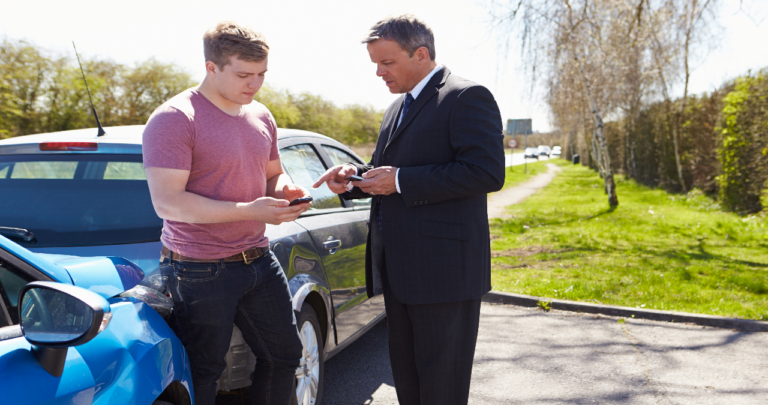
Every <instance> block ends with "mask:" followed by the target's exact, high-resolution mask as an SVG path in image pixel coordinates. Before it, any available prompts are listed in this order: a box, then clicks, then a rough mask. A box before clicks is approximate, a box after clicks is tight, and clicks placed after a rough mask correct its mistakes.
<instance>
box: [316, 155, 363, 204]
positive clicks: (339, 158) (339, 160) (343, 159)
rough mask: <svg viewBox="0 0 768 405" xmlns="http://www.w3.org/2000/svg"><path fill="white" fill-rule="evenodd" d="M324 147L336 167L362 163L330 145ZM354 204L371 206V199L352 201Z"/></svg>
mask: <svg viewBox="0 0 768 405" xmlns="http://www.w3.org/2000/svg"><path fill="white" fill-rule="evenodd" d="M322 146H323V150H324V151H325V153H326V154H327V155H328V157H329V158H331V162H332V163H333V165H334V166H336V165H343V164H344V163H356V164H360V163H362V162H360V161H359V160H357V159H355V157H354V156H352V155H350V154H349V153H347V152H344V151H343V150H341V149H339V148H334V147H333V146H328V145H322ZM352 203H353V204H354V205H355V206H356V207H362V206H369V205H371V199H370V198H361V199H355V200H352Z"/></svg>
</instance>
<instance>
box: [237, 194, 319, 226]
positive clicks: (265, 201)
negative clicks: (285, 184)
mask: <svg viewBox="0 0 768 405" xmlns="http://www.w3.org/2000/svg"><path fill="white" fill-rule="evenodd" d="M288 204H290V202H289V201H288V200H280V199H277V198H272V197H262V198H257V199H256V200H254V201H252V202H249V203H244V204H238V206H242V208H243V209H244V210H245V211H246V215H247V216H248V217H249V218H250V219H255V220H257V221H261V222H264V223H266V224H271V225H280V224H282V223H283V222H291V221H295V220H296V218H298V217H299V215H301V213H302V212H304V211H306V210H307V209H308V208H309V206H310V204H308V203H305V204H298V205H294V206H293V207H290V206H288Z"/></svg>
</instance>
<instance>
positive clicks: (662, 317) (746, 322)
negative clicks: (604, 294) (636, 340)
mask: <svg viewBox="0 0 768 405" xmlns="http://www.w3.org/2000/svg"><path fill="white" fill-rule="evenodd" d="M482 300H483V301H485V302H492V303H497V304H510V305H517V306H521V307H537V306H539V302H548V303H549V308H551V309H558V310H562V311H571V312H584V313H590V314H603V315H610V316H620V317H624V318H635V319H650V320H653V321H663V322H676V323H693V324H696V325H702V326H712V327H715V328H723V329H736V330H741V331H750V332H768V322H763V321H754V320H750V319H740V318H726V317H723V316H712V315H701V314H691V313H687V312H671V311H658V310H655V309H644V308H629V307H618V306H613V305H602V304H590V303H587V302H576V301H565V300H555V299H549V298H542V297H534V296H532V295H523V294H514V293H505V292H500V291H490V292H488V293H487V294H485V295H484V296H483V298H482Z"/></svg>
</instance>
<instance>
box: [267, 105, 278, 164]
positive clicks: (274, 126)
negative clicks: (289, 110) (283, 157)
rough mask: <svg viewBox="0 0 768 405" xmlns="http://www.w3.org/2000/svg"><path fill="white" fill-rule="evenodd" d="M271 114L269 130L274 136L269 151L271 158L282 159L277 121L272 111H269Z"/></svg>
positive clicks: (269, 114)
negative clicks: (278, 143) (278, 144)
mask: <svg viewBox="0 0 768 405" xmlns="http://www.w3.org/2000/svg"><path fill="white" fill-rule="evenodd" d="M267 115H268V116H269V132H270V135H271V136H272V149H271V150H270V152H269V160H270V161H272V160H275V159H280V149H278V148H277V123H276V122H275V118H274V117H273V116H272V113H271V112H268V113H267Z"/></svg>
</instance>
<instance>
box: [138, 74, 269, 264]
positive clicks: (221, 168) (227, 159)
mask: <svg viewBox="0 0 768 405" xmlns="http://www.w3.org/2000/svg"><path fill="white" fill-rule="evenodd" d="M142 149H143V153H144V167H145V168H147V167H163V168H168V169H181V170H189V171H190V174H189V181H187V191H189V192H190V193H195V194H198V195H201V196H203V197H207V198H210V199H213V200H219V201H232V202H250V201H253V200H255V199H257V198H260V197H264V196H265V195H266V189H267V164H268V163H269V161H271V160H275V159H278V158H279V157H280V153H279V151H278V149H277V125H276V124H275V120H274V118H273V117H272V114H270V112H269V110H267V108H266V107H265V106H264V105H263V104H261V103H259V102H256V101H254V102H252V103H251V104H249V105H245V106H243V107H242V109H241V113H240V115H239V116H237V117H234V116H231V115H228V114H227V113H225V112H224V111H222V110H220V109H219V108H218V107H216V106H215V105H213V103H211V102H210V101H209V100H208V99H207V98H205V97H204V96H203V95H202V94H201V93H200V92H199V91H197V89H189V90H186V91H184V92H182V93H181V94H179V95H177V96H176V97H174V98H172V99H170V100H168V101H167V102H165V104H163V105H161V106H160V107H158V108H157V109H156V110H155V112H153V113H152V116H151V117H149V121H148V122H147V127H146V128H145V129H144V137H143V146H142ZM265 228H266V226H265V224H264V223H263V222H260V221H236V222H227V223H219V224H189V223H186V222H177V221H169V220H164V221H163V234H162V237H161V240H162V242H163V244H164V245H165V246H166V247H168V249H170V250H171V251H173V252H177V253H180V254H182V255H184V256H189V257H194V258H198V259H217V258H223V257H227V256H232V255H234V254H237V253H239V252H242V251H244V250H246V249H248V248H251V247H254V246H259V247H265V246H268V245H269V240H268V239H267V238H266V237H265V236H264V229H265Z"/></svg>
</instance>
